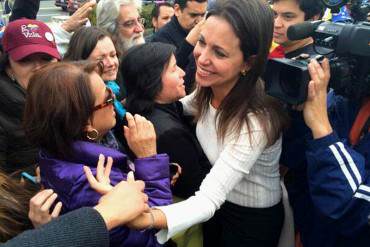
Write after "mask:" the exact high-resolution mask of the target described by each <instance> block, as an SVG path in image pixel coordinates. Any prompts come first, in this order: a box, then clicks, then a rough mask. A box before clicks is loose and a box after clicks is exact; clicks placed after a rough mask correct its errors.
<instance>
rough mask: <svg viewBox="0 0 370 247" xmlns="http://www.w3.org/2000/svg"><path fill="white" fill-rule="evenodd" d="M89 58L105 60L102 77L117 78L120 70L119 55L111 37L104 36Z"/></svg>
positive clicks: (106, 79)
mask: <svg viewBox="0 0 370 247" xmlns="http://www.w3.org/2000/svg"><path fill="white" fill-rule="evenodd" d="M88 59H90V60H93V61H102V62H103V64H104V71H103V74H102V78H103V80H104V81H110V80H116V78H117V72H118V57H117V53H116V48H115V47H114V44H113V42H112V40H111V38H109V37H104V38H103V39H101V40H99V41H98V43H97V44H96V46H95V48H94V50H93V51H92V52H91V54H90V56H89V57H88Z"/></svg>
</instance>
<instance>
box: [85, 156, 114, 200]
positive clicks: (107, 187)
mask: <svg viewBox="0 0 370 247" xmlns="http://www.w3.org/2000/svg"><path fill="white" fill-rule="evenodd" d="M104 163H105V157H104V155H102V154H100V155H99V161H98V164H97V166H96V178H95V177H94V175H93V174H92V172H91V169H90V168H89V167H87V166H84V172H85V175H86V178H87V181H89V184H90V186H91V188H93V189H94V190H96V191H97V192H98V193H100V194H102V195H105V194H107V193H108V192H109V191H111V190H112V189H113V187H112V185H111V184H110V179H109V175H110V171H111V169H112V164H113V159H112V158H111V157H108V158H107V163H106V166H104Z"/></svg>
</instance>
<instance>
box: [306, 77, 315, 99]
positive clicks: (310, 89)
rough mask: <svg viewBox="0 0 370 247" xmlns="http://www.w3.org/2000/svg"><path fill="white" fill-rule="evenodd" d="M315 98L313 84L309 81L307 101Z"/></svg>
mask: <svg viewBox="0 0 370 247" xmlns="http://www.w3.org/2000/svg"><path fill="white" fill-rule="evenodd" d="M315 96H316V88H315V82H314V81H310V82H309V83H308V93H307V100H312V99H314V98H315Z"/></svg>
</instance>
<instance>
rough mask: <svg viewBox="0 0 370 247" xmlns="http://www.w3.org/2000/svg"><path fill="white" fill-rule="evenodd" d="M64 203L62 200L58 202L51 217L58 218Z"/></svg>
mask: <svg viewBox="0 0 370 247" xmlns="http://www.w3.org/2000/svg"><path fill="white" fill-rule="evenodd" d="M62 205H63V204H62V203H61V202H58V203H57V204H56V205H55V207H54V210H53V212H52V213H51V218H53V219H54V218H56V217H58V216H59V214H60V212H61V211H62Z"/></svg>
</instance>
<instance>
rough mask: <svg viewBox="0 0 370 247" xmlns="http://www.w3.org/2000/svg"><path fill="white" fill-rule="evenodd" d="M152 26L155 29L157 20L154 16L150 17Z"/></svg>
mask: <svg viewBox="0 0 370 247" xmlns="http://www.w3.org/2000/svg"><path fill="white" fill-rule="evenodd" d="M152 26H153V28H154V30H155V29H157V26H158V20H157V18H155V17H153V18H152Z"/></svg>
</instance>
